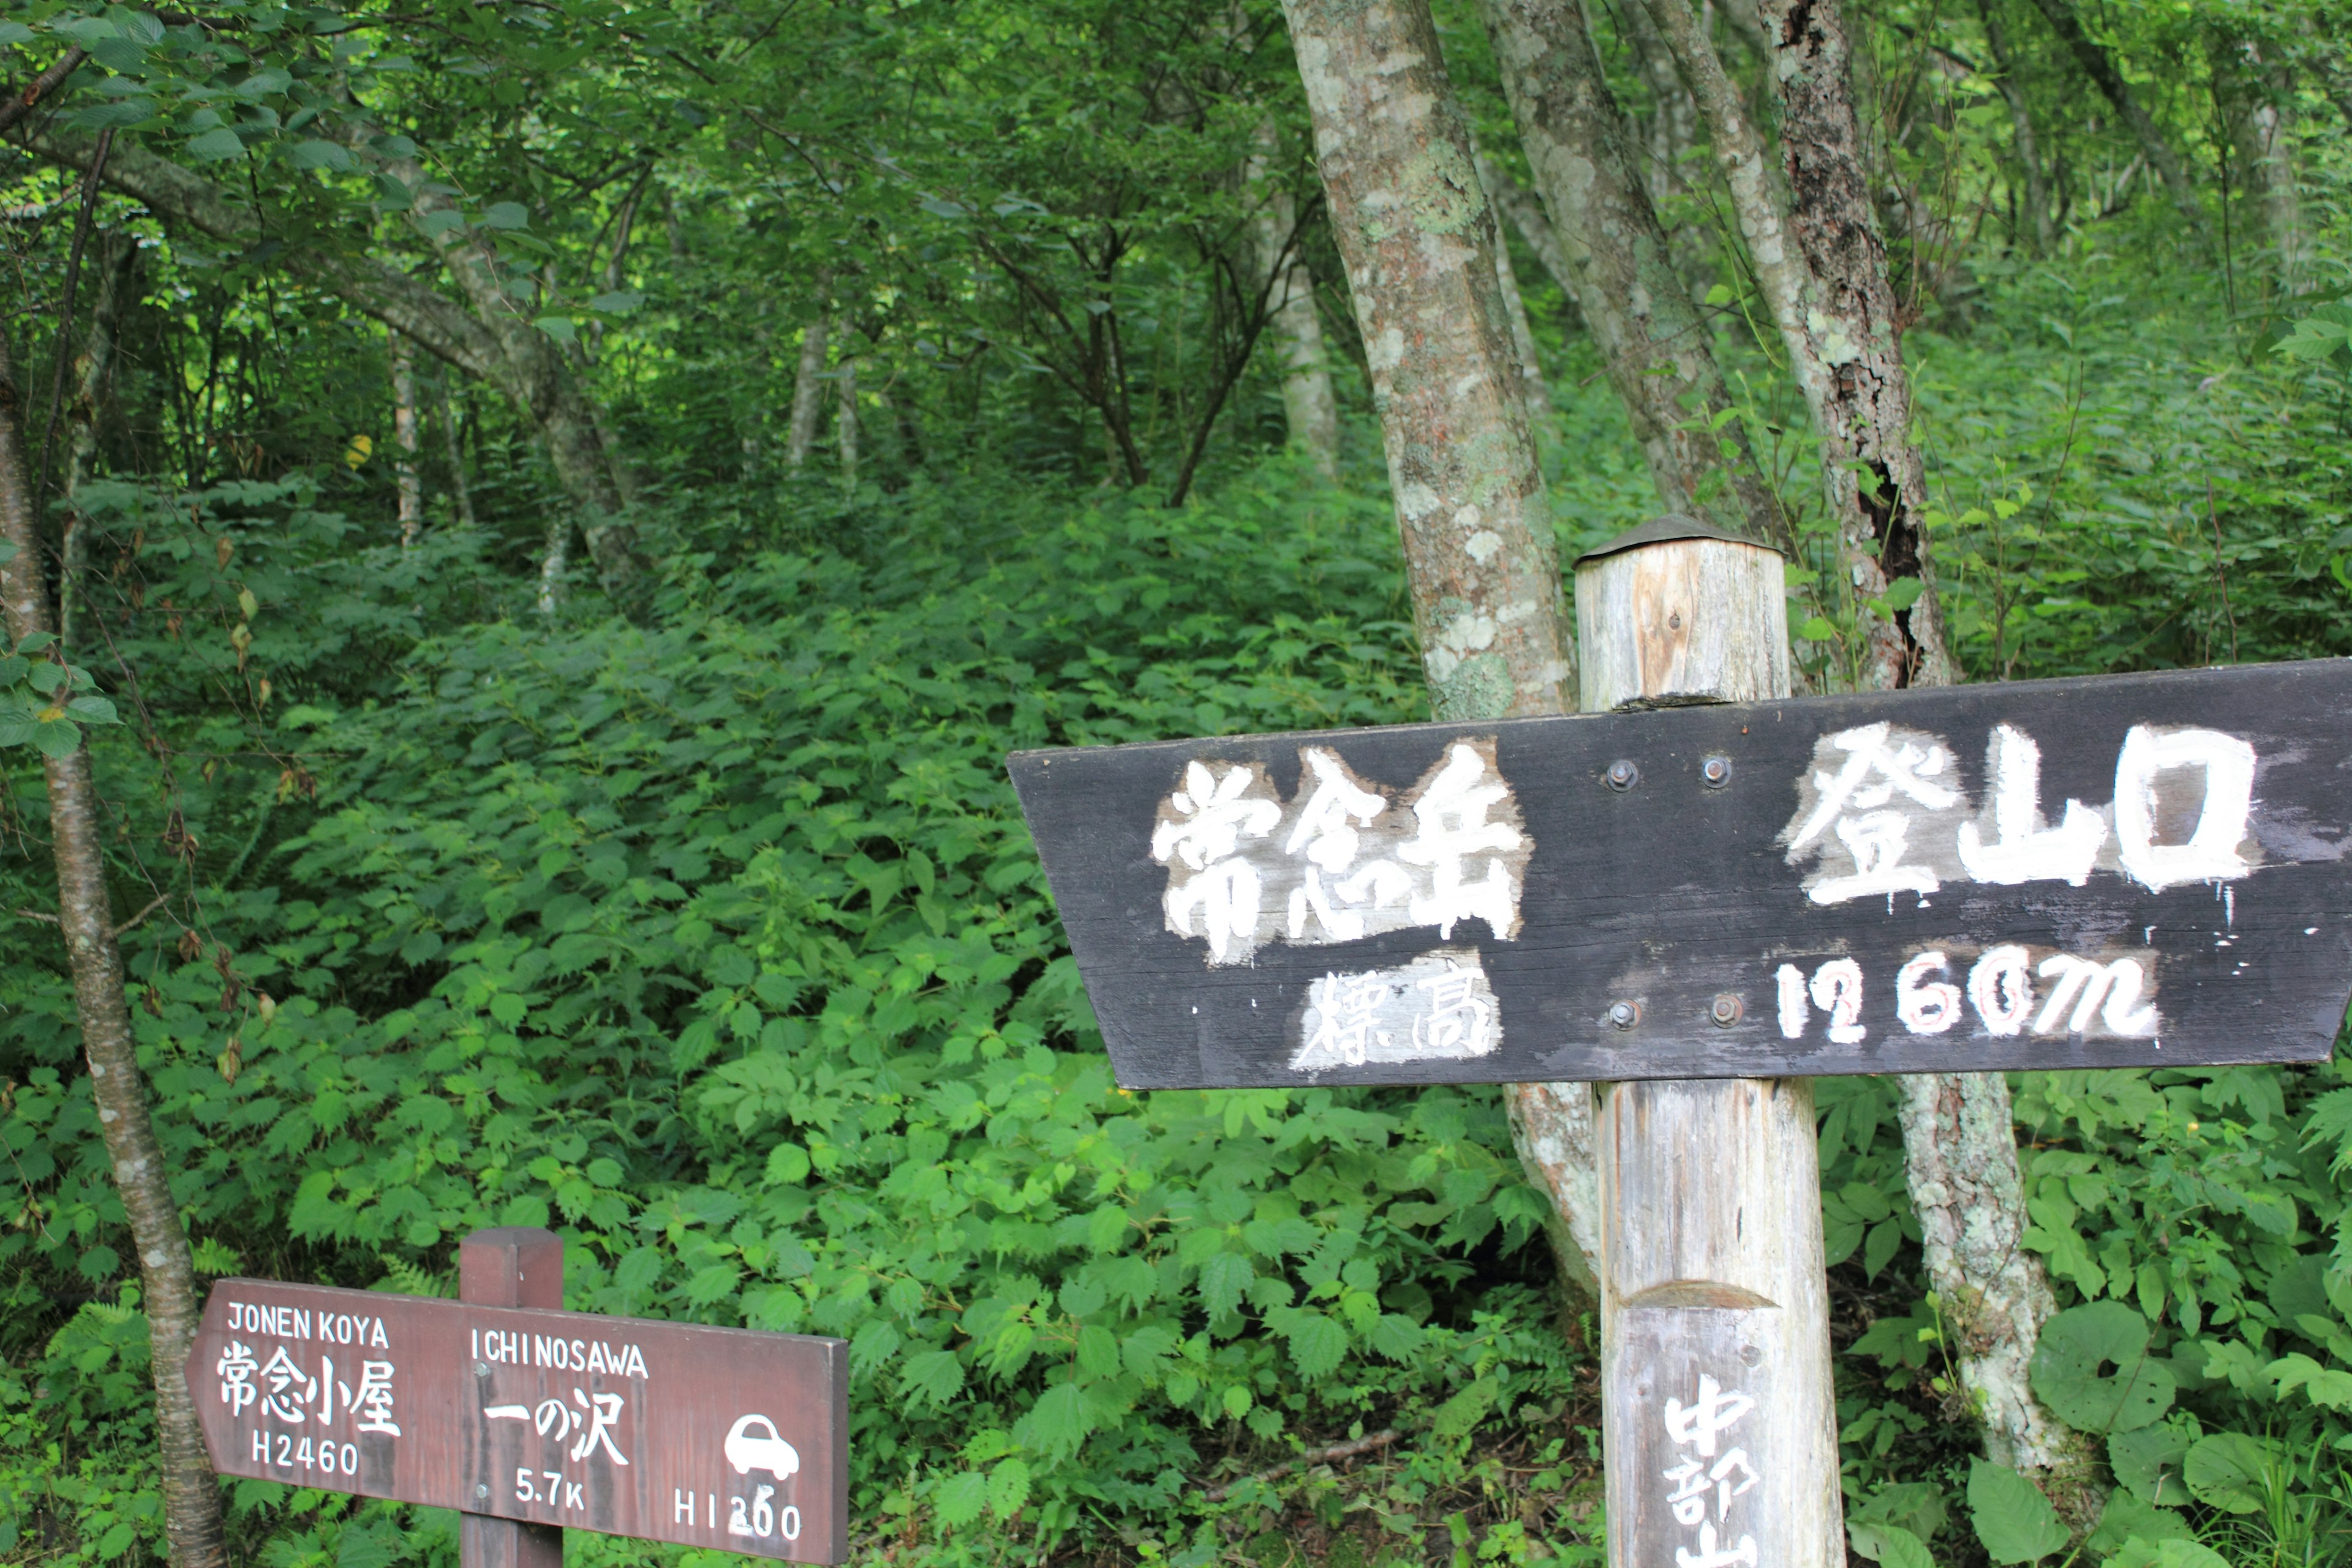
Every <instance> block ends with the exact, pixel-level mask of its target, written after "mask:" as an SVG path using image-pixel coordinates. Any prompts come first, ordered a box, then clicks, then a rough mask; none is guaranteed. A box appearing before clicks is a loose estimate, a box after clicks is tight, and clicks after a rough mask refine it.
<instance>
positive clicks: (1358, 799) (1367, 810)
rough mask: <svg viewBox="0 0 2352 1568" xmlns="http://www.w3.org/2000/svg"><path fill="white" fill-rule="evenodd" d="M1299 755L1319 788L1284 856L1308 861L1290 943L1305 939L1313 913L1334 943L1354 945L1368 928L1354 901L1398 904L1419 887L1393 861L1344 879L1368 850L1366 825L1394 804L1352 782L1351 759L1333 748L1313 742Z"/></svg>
mask: <svg viewBox="0 0 2352 1568" xmlns="http://www.w3.org/2000/svg"><path fill="white" fill-rule="evenodd" d="M1298 757H1299V762H1300V763H1302V764H1303V765H1304V768H1305V771H1306V774H1307V779H1306V780H1305V781H1303V782H1302V788H1304V786H1305V784H1312V786H1313V787H1312V788H1311V789H1307V790H1306V795H1307V798H1306V801H1305V803H1304V804H1303V805H1300V806H1299V808H1298V817H1297V822H1296V823H1295V824H1294V825H1293V826H1292V827H1291V830H1290V836H1289V837H1288V838H1286V839H1285V840H1284V841H1283V846H1282V848H1283V853H1284V854H1286V855H1292V856H1303V857H1304V858H1305V859H1306V861H1307V865H1306V868H1304V870H1303V871H1302V872H1301V873H1300V879H1299V885H1298V886H1297V887H1296V888H1294V889H1291V891H1290V940H1291V941H1293V942H1297V941H1299V940H1300V939H1302V938H1303V937H1305V936H1306V934H1307V921H1308V920H1309V919H1310V918H1312V919H1314V920H1316V921H1319V922H1321V924H1322V926H1323V929H1324V930H1325V931H1328V933H1329V935H1330V940H1332V941H1334V942H1353V941H1355V940H1356V939H1357V938H1358V937H1360V936H1362V935H1363V934H1364V932H1365V926H1364V916H1363V912H1362V910H1361V908H1351V907H1349V906H1364V905H1370V906H1372V907H1375V908H1377V907H1379V906H1381V905H1383V904H1392V903H1396V902H1398V901H1400V900H1402V899H1403V898H1404V896H1405V894H1406V893H1408V892H1409V891H1410V890H1411V889H1412V878H1411V877H1410V876H1408V875H1407V874H1406V873H1405V872H1404V870H1403V869H1402V868H1400V867H1398V866H1397V865H1395V864H1394V863H1393V862H1391V861H1388V860H1372V861H1370V862H1368V863H1367V864H1366V865H1365V866H1364V868H1362V869H1361V870H1360V871H1358V872H1357V873H1356V874H1355V875H1354V876H1352V877H1348V878H1346V879H1341V874H1342V873H1344V872H1346V871H1348V870H1349V868H1351V867H1353V866H1354V865H1355V863H1356V856H1357V854H1358V853H1359V851H1360V849H1361V848H1362V846H1363V835H1362V833H1360V831H1359V828H1360V827H1364V826H1370V824H1371V823H1372V821H1373V820H1374V819H1375V818H1377V817H1379V816H1381V813H1383V812H1385V811H1386V810H1387V809H1388V805H1389V803H1388V801H1387V799H1386V798H1385V797H1383V796H1381V795H1375V794H1373V793H1372V792H1371V791H1370V790H1368V789H1364V788H1362V787H1361V786H1360V785H1359V784H1356V782H1355V781H1354V780H1352V779H1350V778H1349V776H1348V770H1347V766H1346V764H1345V763H1341V762H1340V760H1339V757H1338V756H1337V755H1336V754H1334V753H1333V752H1328V751H1325V750H1324V749H1323V748H1322V747H1320V746H1309V747H1307V748H1306V749H1305V750H1303V751H1301V752H1299V753H1298ZM1327 874H1328V875H1329V876H1330V877H1331V878H1332V879H1333V882H1334V885H1333V886H1332V887H1331V888H1329V889H1328V890H1327V889H1326V888H1325V885H1324V881H1323V879H1324V877H1325V876H1326V875H1327Z"/></svg>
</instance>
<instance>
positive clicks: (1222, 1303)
mask: <svg viewBox="0 0 2352 1568" xmlns="http://www.w3.org/2000/svg"><path fill="white" fill-rule="evenodd" d="M1256 1278H1257V1269H1256V1268H1255V1265H1253V1264H1252V1263H1251V1262H1250V1260H1249V1259H1248V1258H1244V1257H1243V1256H1242V1255H1241V1254H1240V1253H1238V1252H1220V1253H1219V1254H1217V1255H1216V1256H1215V1257H1214V1258H1210V1259H1209V1261H1207V1262H1206V1263H1203V1264H1202V1265H1201V1305H1202V1307H1204V1308H1206V1309H1207V1310H1208V1313H1209V1318H1210V1321H1215V1320H1217V1319H1219V1318H1222V1317H1223V1316H1224V1315H1225V1314H1226V1313H1228V1312H1231V1311H1233V1310H1234V1309H1235V1308H1237V1307H1239V1306H1240V1305H1241V1304H1242V1292H1243V1291H1244V1290H1245V1289H1248V1288H1249V1282H1250V1281H1251V1280H1253V1279H1256Z"/></svg>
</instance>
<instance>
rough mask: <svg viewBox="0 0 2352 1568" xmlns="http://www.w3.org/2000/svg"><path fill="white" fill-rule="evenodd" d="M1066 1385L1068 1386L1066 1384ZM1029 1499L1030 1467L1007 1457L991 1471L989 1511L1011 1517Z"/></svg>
mask: <svg viewBox="0 0 2352 1568" xmlns="http://www.w3.org/2000/svg"><path fill="white" fill-rule="evenodd" d="M1065 1386H1067V1385H1066V1384H1065ZM1028 1500H1029V1467H1028V1466H1027V1465H1025V1464H1024V1463H1022V1462H1021V1461H1020V1460H1019V1459H1007V1460H1005V1461H1004V1462H1003V1464H1001V1465H999V1466H997V1467H996V1468H995V1469H994V1470H992V1471H991V1472H990V1474H989V1478H988V1511H989V1512H991V1513H992V1514H994V1515H995V1516H996V1517H997V1518H998V1519H1000V1520H1003V1519H1010V1518H1012V1517H1013V1515H1014V1514H1016V1513H1018V1512H1020V1511H1021V1505H1022V1504H1023V1503H1025V1502H1027V1501H1028Z"/></svg>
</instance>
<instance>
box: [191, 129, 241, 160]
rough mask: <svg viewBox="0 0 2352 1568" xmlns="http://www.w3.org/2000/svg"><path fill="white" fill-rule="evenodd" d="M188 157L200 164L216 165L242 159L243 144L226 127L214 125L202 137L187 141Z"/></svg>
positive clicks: (194, 137) (193, 137) (234, 133)
mask: <svg viewBox="0 0 2352 1568" xmlns="http://www.w3.org/2000/svg"><path fill="white" fill-rule="evenodd" d="M188 156H190V157H191V158H194V159H195V160H196V161H197V162H198V163H222V162H224V161H226V160H227V159H230V158H242V157H244V156H245V143H244V142H242V141H240V140H239V139H238V137H237V134H236V132H234V131H232V130H230V129H229V128H228V127H227V126H226V125H215V126H214V127H213V128H212V129H211V130H210V131H207V132H205V133H204V134H203V135H201V136H192V137H190V138H189V139H188Z"/></svg>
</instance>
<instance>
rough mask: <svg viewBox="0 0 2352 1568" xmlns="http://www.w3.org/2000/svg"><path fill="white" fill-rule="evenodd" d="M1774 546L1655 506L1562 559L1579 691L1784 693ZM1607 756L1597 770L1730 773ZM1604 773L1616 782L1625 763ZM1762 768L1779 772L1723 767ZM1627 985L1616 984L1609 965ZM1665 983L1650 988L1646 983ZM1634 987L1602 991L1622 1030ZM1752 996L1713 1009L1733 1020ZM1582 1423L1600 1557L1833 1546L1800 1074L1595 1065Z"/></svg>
mask: <svg viewBox="0 0 2352 1568" xmlns="http://www.w3.org/2000/svg"><path fill="white" fill-rule="evenodd" d="M1782 583H1783V578H1782V572H1781V558H1780V553H1779V552H1776V551H1773V550H1770V549H1767V548H1765V547H1763V546H1761V545H1758V544H1755V543H1751V542H1748V541H1746V540H1742V539H1739V538H1738V537H1736V536H1735V535H1732V534H1728V533H1724V532H1721V531H1718V530H1716V529H1712V528H1709V527H1707V526H1706V525H1704V524H1701V523H1696V522H1693V521H1690V520H1688V519H1685V518H1662V519H1660V520H1658V521H1655V522H1652V523H1648V524H1645V525H1643V527H1641V528H1638V529H1635V530H1633V531H1632V532H1630V533H1626V534H1622V535H1621V536H1619V537H1618V538H1617V539H1615V540H1612V542H1610V543H1609V544H1607V545H1604V546H1603V547H1602V548H1601V549H1600V550H1597V551H1594V552H1591V554H1588V555H1586V556H1585V557H1583V558H1582V559H1581V560H1580V561H1579V562H1578V563H1577V567H1576V606H1577V616H1576V621H1577V627H1576V630H1577V657H1578V668H1579V671H1580V675H1579V687H1580V690H1579V700H1580V706H1582V707H1583V708H1584V709H1585V710H1587V711H1588V712H1607V711H1610V710H1614V709H1621V708H1643V707H1669V706H1685V705H1691V704H1697V703H1713V702H1754V701H1760V700H1768V699H1771V698H1776V697H1786V696H1788V695H1789V689H1790V679H1789V627H1788V611H1787V599H1786V597H1785V595H1784V589H1783V586H1782ZM1621 765H1622V766H1623V767H1624V768H1625V769H1627V770H1628V773H1630V775H1631V776H1622V775H1620V774H1619V773H1614V772H1612V773H1611V775H1610V783H1611V784H1612V787H1616V788H1619V789H1622V790H1626V791H1632V790H1639V789H1643V788H1652V789H1664V788H1678V787H1683V786H1685V785H1686V784H1689V783H1692V782H1696V783H1697V784H1699V786H1700V787H1701V788H1703V789H1711V790H1720V789H1728V788H1732V787H1735V780H1734V778H1733V776H1732V769H1733V763H1732V761H1731V759H1730V758H1729V757H1728V756H1711V757H1706V758H1704V759H1701V760H1700V761H1699V763H1698V772H1699V774H1700V777H1699V778H1698V779H1697V780H1696V781H1686V780H1681V779H1674V780H1667V779H1659V780H1653V781H1644V780H1643V779H1642V778H1641V777H1640V775H1639V770H1638V768H1637V767H1634V765H1633V763H1630V762H1628V763H1624V764H1621ZM1621 780H1622V782H1621ZM1737 782H1741V783H1748V784H1749V785H1750V787H1763V788H1780V787H1784V786H1783V785H1782V784H1781V782H1780V781H1779V780H1777V779H1775V780H1762V779H1759V780H1752V781H1737ZM1628 989H1629V990H1631V989H1632V987H1630V986H1629V987H1628ZM1657 1000H1663V999H1657ZM1645 1003H1652V1005H1654V1002H1653V999H1650V998H1645V997H1643V996H1642V995H1639V994H1629V995H1626V996H1623V997H1621V998H1619V999H1617V1000H1616V1001H1615V1002H1614V1003H1612V1006H1611V1008H1610V1011H1609V1014H1608V1015H1607V1017H1608V1021H1609V1023H1610V1024H1611V1025H1612V1026H1615V1027H1618V1028H1621V1029H1631V1028H1633V1027H1634V1026H1637V1025H1638V1024H1639V1022H1640V1021H1641V1013H1642V1010H1643V1006H1644V1005H1645ZM1747 1006H1748V1002H1747V1001H1746V1000H1745V999H1743V998H1741V997H1739V996H1738V995H1735V994H1731V993H1729V992H1726V993H1725V994H1723V995H1721V996H1719V997H1717V998H1716V999H1715V1000H1714V1003H1713V1005H1712V1006H1711V1008H1710V1009H1709V1011H1710V1016H1711V1017H1712V1020H1713V1022H1714V1023H1715V1024H1716V1025H1717V1026H1719V1027H1721V1028H1723V1029H1725V1030H1729V1029H1731V1028H1733V1027H1734V1026H1737V1025H1738V1024H1739V1023H1740V1022H1741V1021H1742V1016H1743V1015H1744V1013H1745V1011H1746V1008H1747ZM1593 1149H1594V1152H1595V1155H1596V1157H1597V1159H1598V1161H1599V1163H1600V1175H1601V1432H1602V1436H1603V1466H1604V1468H1605V1470H1606V1477H1607V1490H1608V1507H1609V1562H1610V1564H1611V1568H1729V1565H1730V1564H1733V1563H1741V1564H1746V1565H1747V1568H1838V1565H1839V1564H1841V1563H1843V1562H1844V1561H1845V1538H1844V1531H1843V1522H1842V1514H1841V1509H1840V1499H1839V1492H1838V1456H1837V1410H1836V1404H1835V1400H1834V1396H1833V1394H1832V1387H1831V1380H1830V1336H1829V1296H1828V1289H1827V1285H1826V1281H1825V1279H1824V1278H1823V1274H1822V1208H1821V1171H1820V1164H1819V1157H1818V1152H1817V1150H1816V1148H1815V1143H1814V1131H1813V1094H1812V1088H1811V1084H1810V1083H1808V1082H1807V1081H1806V1080H1805V1079H1723V1078H1715V1079H1645V1080H1637V1081H1632V1082H1621V1083H1613V1084H1606V1085H1602V1086H1601V1088H1600V1089H1599V1104H1598V1106H1597V1107H1596V1110H1595V1116H1594V1129H1593Z"/></svg>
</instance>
